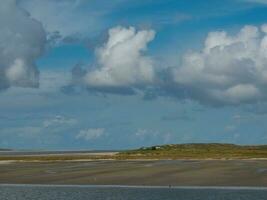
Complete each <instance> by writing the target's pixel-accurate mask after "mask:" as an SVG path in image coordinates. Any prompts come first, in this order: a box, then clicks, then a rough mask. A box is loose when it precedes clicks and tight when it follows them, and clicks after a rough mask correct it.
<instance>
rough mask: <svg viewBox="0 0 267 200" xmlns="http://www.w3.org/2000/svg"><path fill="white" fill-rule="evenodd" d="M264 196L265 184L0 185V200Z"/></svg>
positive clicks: (248, 199)
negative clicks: (175, 185) (145, 185)
mask: <svg viewBox="0 0 267 200" xmlns="http://www.w3.org/2000/svg"><path fill="white" fill-rule="evenodd" d="M33 199H34V200H36V199H38V200H50V199H57V200H84V199H85V200H174V199H177V200H266V199H267V189H266V188H208V187H205V188H197V187H172V188H167V187H126V186H52V185H51V186H42V185H0V200H33Z"/></svg>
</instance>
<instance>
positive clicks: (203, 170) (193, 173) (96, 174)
mask: <svg viewBox="0 0 267 200" xmlns="http://www.w3.org/2000/svg"><path fill="white" fill-rule="evenodd" d="M0 183H1V184H59V185H61V184H62V185H138V186H250V187H267V160H253V159H252V160H88V161H86V160H83V161H79V160H76V161H57V162H56V161H52V162H51V161H42V162H38V161H34V162H33V161H27V162H22V161H10V162H9V161H4V162H3V161H2V163H0Z"/></svg>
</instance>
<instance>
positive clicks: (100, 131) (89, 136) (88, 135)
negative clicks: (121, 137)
mask: <svg viewBox="0 0 267 200" xmlns="http://www.w3.org/2000/svg"><path fill="white" fill-rule="evenodd" d="M105 134H106V133H105V129H104V128H89V129H87V130H81V131H80V132H79V134H78V135H76V139H83V140H87V141H90V140H95V139H97V138H99V137H102V136H103V135H105Z"/></svg>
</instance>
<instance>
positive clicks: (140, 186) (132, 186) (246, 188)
mask: <svg viewBox="0 0 267 200" xmlns="http://www.w3.org/2000/svg"><path fill="white" fill-rule="evenodd" d="M0 187H59V188H68V187H79V188H140V189H142V188H144V189H146V188H148V189H183V190H186V189H188V190H192V189H196V190H207V189H208V190H266V191H267V187H255V186H173V185H171V186H164V185H162V186H160V185H159V186H153V185H150V186H148V185H71V184H70V185H64V184H9V183H1V184H0Z"/></svg>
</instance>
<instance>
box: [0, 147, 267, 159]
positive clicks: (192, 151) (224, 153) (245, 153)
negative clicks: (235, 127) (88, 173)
mask: <svg viewBox="0 0 267 200" xmlns="http://www.w3.org/2000/svg"><path fill="white" fill-rule="evenodd" d="M109 159H112V160H131V159H132V160H133V159H162V160H164V159H174V160H175V159H267V145H261V146H239V145H234V144H217V143H209V144H172V145H163V146H152V147H146V148H140V149H136V150H128V151H122V152H119V153H114V154H109V153H106V154H105V153H104V154H90V153H74V154H68V153H66V154H61V155H57V154H50V155H0V161H7V160H14V161H44V162H52V161H75V160H78V161H79V160H109Z"/></svg>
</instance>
